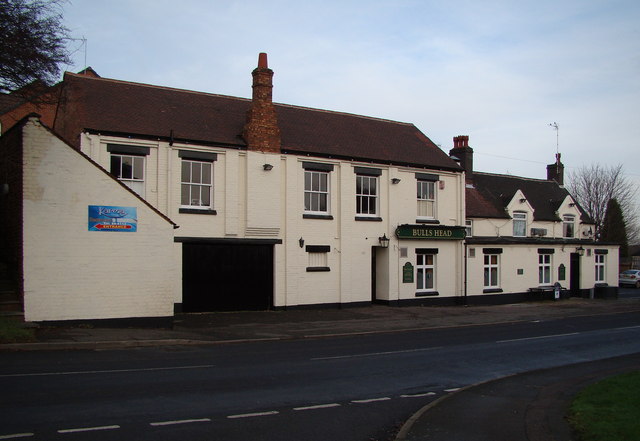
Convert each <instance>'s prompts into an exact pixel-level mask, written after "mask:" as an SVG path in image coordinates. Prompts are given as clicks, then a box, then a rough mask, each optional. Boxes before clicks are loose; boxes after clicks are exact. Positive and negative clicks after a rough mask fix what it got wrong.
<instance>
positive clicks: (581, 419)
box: [569, 371, 640, 441]
mask: <svg viewBox="0 0 640 441" xmlns="http://www.w3.org/2000/svg"><path fill="white" fill-rule="evenodd" d="M639 415H640V371H636V372H631V373H628V374H623V375H618V376H615V377H611V378H608V379H606V380H603V381H600V382H598V383H595V384H593V385H591V386H589V387H587V388H586V389H584V390H582V391H581V392H580V393H579V394H578V396H577V397H576V398H575V400H574V401H573V403H572V404H571V407H570V410H569V423H570V424H571V426H572V427H573V429H574V431H575V433H576V435H577V436H578V439H579V440H580V441H640V418H638V416H639Z"/></svg>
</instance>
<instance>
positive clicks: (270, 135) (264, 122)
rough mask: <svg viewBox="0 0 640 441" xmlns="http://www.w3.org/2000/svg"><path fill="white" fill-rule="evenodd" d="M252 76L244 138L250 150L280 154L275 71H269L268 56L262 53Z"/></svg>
mask: <svg viewBox="0 0 640 441" xmlns="http://www.w3.org/2000/svg"><path fill="white" fill-rule="evenodd" d="M251 74H252V75H253V94H252V99H251V106H250V107H249V110H248V112H247V122H246V123H245V126H244V130H243V132H242V137H243V138H244V140H245V142H246V143H247V149H248V150H257V151H262V152H272V153H279V152H280V146H281V141H280V128H279V127H278V118H277V116H276V109H275V107H274V106H273V101H272V90H273V71H272V70H271V69H269V66H268V63H267V54H265V53H260V55H259V56H258V67H257V68H255V69H254V70H253V72H252V73H251Z"/></svg>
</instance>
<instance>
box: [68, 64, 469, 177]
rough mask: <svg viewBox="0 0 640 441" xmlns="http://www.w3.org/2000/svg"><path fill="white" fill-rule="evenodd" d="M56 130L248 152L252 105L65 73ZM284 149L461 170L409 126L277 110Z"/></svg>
mask: <svg viewBox="0 0 640 441" xmlns="http://www.w3.org/2000/svg"><path fill="white" fill-rule="evenodd" d="M64 88H65V90H64V96H65V101H64V102H63V107H61V110H60V112H59V113H58V118H57V120H56V124H55V129H56V131H57V132H58V133H61V134H62V136H63V137H65V138H66V139H67V140H68V141H69V142H70V143H72V144H74V145H77V144H78V142H79V141H78V134H79V133H80V132H81V131H82V130H84V129H89V130H94V131H99V132H105V133H118V134H123V135H131V136H141V137H158V138H169V137H170V136H171V135H173V138H174V139H176V140H182V141H189V142H194V143H195V142H199V143H203V144H217V145H223V146H230V147H237V148H245V147H246V144H245V142H244V140H243V139H242V138H241V136H240V134H241V133H242V130H243V127H244V124H245V121H246V112H247V110H248V108H249V105H250V102H251V101H250V100H248V99H244V98H236V97H229V96H223V95H214V94H206V93H200V92H192V91H186V90H178V89H171V88H166V87H158V86H150V85H146V84H137V83H128V82H123V81H117V80H110V79H103V78H91V77H87V76H81V75H76V74H70V73H67V74H65V78H64ZM275 106H276V113H277V115H278V123H279V125H280V132H281V137H282V150H283V152H285V153H286V152H289V153H300V154H309V155H311V156H321V157H336V158H348V159H357V160H365V161H373V162H381V163H392V164H397V165H415V166H419V167H429V168H436V169H444V170H455V171H459V170H461V169H460V167H459V166H458V164H456V163H455V162H454V161H453V160H451V158H449V157H448V156H447V154H446V153H444V152H443V151H442V150H440V148H438V146H436V145H435V144H434V143H433V142H432V141H431V140H430V139H429V138H427V137H426V136H425V135H424V134H423V133H422V132H420V131H419V130H418V129H417V128H416V127H415V126H414V125H412V124H407V123H400V122H395V121H388V120H382V119H376V118H369V117H364V116H358V115H351V114H345V113H339V112H330V111H323V110H317V109H309V108H304V107H296V106H289V105H283V104H276V105H275Z"/></svg>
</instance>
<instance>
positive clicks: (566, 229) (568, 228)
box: [562, 214, 576, 238]
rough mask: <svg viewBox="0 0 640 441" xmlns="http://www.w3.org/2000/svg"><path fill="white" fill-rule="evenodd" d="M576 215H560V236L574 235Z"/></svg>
mask: <svg viewBox="0 0 640 441" xmlns="http://www.w3.org/2000/svg"><path fill="white" fill-rule="evenodd" d="M575 229H576V217H575V216H573V215H571V214H565V215H564V216H562V237H566V238H572V237H574V236H575Z"/></svg>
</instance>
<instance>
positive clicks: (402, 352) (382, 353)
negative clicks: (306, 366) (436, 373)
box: [311, 347, 442, 361]
mask: <svg viewBox="0 0 640 441" xmlns="http://www.w3.org/2000/svg"><path fill="white" fill-rule="evenodd" d="M436 349H442V347H434V348H419V349H405V350H402V351H389V352H369V353H367V354H352V355H338V356H335V357H316V358H312V359H311V361H319V360H340V359H343V358H360V357H376V356H378V355H392V354H410V353H412V352H424V351H434V350H436Z"/></svg>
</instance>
